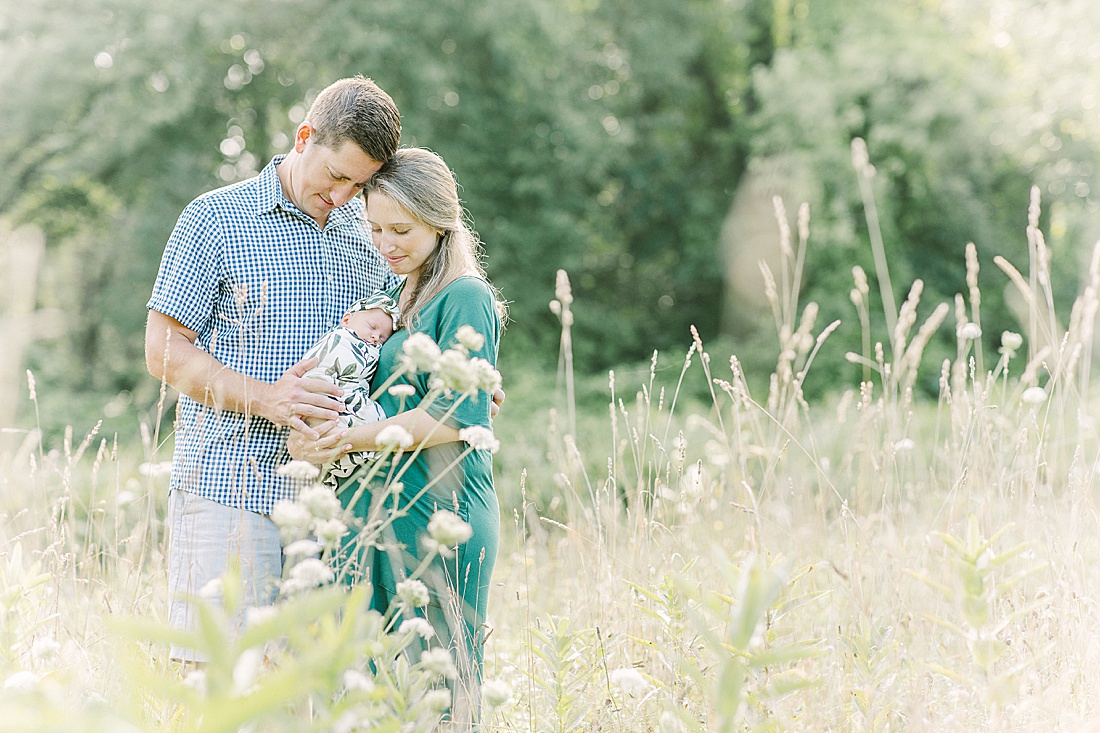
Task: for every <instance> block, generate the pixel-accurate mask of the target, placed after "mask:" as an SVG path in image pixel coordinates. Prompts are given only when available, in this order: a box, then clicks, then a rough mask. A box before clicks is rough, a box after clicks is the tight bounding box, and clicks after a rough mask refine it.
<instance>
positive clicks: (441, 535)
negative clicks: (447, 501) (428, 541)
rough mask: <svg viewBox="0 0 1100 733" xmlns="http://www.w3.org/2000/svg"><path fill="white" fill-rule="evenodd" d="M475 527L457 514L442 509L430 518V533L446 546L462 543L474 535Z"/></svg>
mask: <svg viewBox="0 0 1100 733" xmlns="http://www.w3.org/2000/svg"><path fill="white" fill-rule="evenodd" d="M473 533H474V530H473V528H472V527H471V526H470V525H469V524H467V523H466V522H464V521H462V519H461V518H459V516H458V515H457V514H455V513H454V512H451V511H447V510H446V509H440V510H439V511H437V512H436V513H435V514H433V515H432V518H431V519H429V520H428V534H429V535H431V537H432V539H433V540H435V541H436V542H437V543H439V544H440V545H442V546H444V547H454V546H455V545H461V544H462V543H463V542H465V541H466V540H468V539H470V537H471V535H473Z"/></svg>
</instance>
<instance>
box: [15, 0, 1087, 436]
mask: <svg viewBox="0 0 1100 733" xmlns="http://www.w3.org/2000/svg"><path fill="white" fill-rule="evenodd" d="M1098 21H1100V6H1098V5H1097V4H1096V3H1094V2H1091V1H1090V0H1047V1H1038V2H1037V1H1035V0H997V1H996V2H989V1H984V0H965V1H964V0H902V1H900V2H891V3H882V2H877V1H876V0H826V1H820V2H818V1H815V2H812V3H811V2H797V1H796V0H699V1H698V2H691V3H669V2H664V1H663V0H629V1H628V0H611V1H601V0H569V1H568V2H561V1H560V0H525V1H524V2H513V1H512V0H480V1H478V2H458V1H457V0H451V1H444V2H439V1H438V0H401V1H400V2H398V1H397V0H393V1H388V0H383V1H379V2H361V1H358V0H357V1H355V2H319V1H318V2H293V3H292V2H278V1H264V2H259V1H255V2H223V1H221V0H218V1H212V0H196V1H195V2H188V3H176V4H171V5H169V4H162V3H148V2H139V1H137V0H133V1H131V0H102V1H92V0H77V1H76V2H64V3H62V2H52V1H46V0H43V1H41V2H35V3H30V4H26V3H16V2H14V1H13V0H4V2H3V7H2V10H0V58H3V61H4V63H3V64H2V65H0V119H3V120H4V128H5V134H4V135H3V136H2V137H0V163H2V165H0V170H2V171H3V175H2V176H0V222H2V226H3V230H2V231H3V232H4V234H3V235H2V241H0V256H2V257H3V258H4V261H6V262H7V263H8V267H6V268H4V272H3V277H5V278H7V280H8V281H9V282H8V284H7V285H6V286H5V287H4V288H3V289H2V292H0V299H2V300H0V302H2V303H3V304H4V313H5V316H6V317H5V319H4V321H3V322H2V328H3V333H2V337H0V341H2V343H3V344H4V345H5V346H4V349H3V350H2V357H0V360H2V361H3V365H2V367H0V373H2V375H3V379H2V381H0V384H2V385H3V390H2V391H3V397H2V399H0V422H2V423H3V424H4V425H26V424H27V422H28V420H29V419H30V417H31V416H30V410H31V407H30V404H29V402H28V400H27V399H26V390H27V387H26V380H25V377H24V375H25V371H26V370H27V369H30V370H31V371H32V372H33V374H34V375H35V376H36V378H37V383H38V398H39V400H40V402H41V410H40V416H39V418H38V419H39V420H40V421H41V422H42V424H43V426H44V427H45V428H46V430H47V433H53V434H56V433H57V431H59V430H60V429H61V428H62V427H63V426H64V425H67V424H75V425H76V426H77V429H78V430H79V429H87V428H88V427H90V425H92V424H94V422H95V421H96V420H98V419H101V418H104V419H106V420H107V427H108V428H109V429H110V430H119V431H123V432H124V433H128V434H132V433H133V431H134V430H136V423H137V420H138V419H147V418H148V414H149V411H150V408H151V406H152V405H153V404H154V403H155V402H156V399H157V385H156V384H155V383H154V382H153V381H152V380H151V379H149V378H148V377H147V376H146V375H145V374H144V370H143V368H142V359H141V354H142V328H143V323H144V318H145V310H144V304H145V300H146V298H147V295H148V292H149V289H150V287H151V284H152V281H153V278H154V275H155V272H156V267H157V262H158V260H159V257H160V253H161V251H162V248H163V245H164V242H165V240H166V238H167V235H168V233H169V231H170V230H171V227H172V225H173V223H174V220H175V217H176V216H177V215H178V213H179V211H180V210H181V209H182V207H183V206H184V205H185V204H186V203H187V202H188V201H189V200H191V199H192V198H193V197H194V196H196V195H197V194H199V193H202V192H203V191H206V190H209V189H211V188H214V187H216V186H218V185H222V184H224V183H228V182H232V181H236V180H240V179H242V178H245V177H248V176H250V175H252V174H254V173H255V172H256V171H257V170H259V169H260V168H262V167H263V165H264V164H265V163H266V162H267V161H268V160H269V159H270V158H271V156H272V155H274V154H277V153H279V152H283V151H285V150H286V149H287V146H288V141H289V139H290V138H289V135H290V134H291V133H292V132H293V130H294V127H295V125H296V124H297V123H298V122H300V121H301V120H302V119H303V116H304V114H305V110H306V107H307V104H308V102H309V100H310V99H311V98H312V95H314V94H315V93H316V92H317V90H319V89H320V88H322V87H323V86H325V85H326V84H328V83H329V82H331V81H333V80H334V79H336V78H339V77H341V76H344V75H349V74H354V73H362V74H364V75H368V76H371V77H372V78H374V79H375V80H376V81H378V82H379V84H380V85H381V86H382V87H383V88H385V89H386V90H387V91H389V92H390V94H391V95H392V96H393V97H394V99H395V100H396V101H397V103H398V105H399V107H400V109H401V110H402V113H403V117H404V140H403V142H404V143H405V144H407V145H413V144H415V145H423V146H428V147H431V148H433V149H435V150H437V151H438V152H440V153H441V154H442V155H443V156H444V158H445V159H446V160H447V161H448V162H449V163H450V164H451V166H452V167H453V168H454V169H455V171H456V172H457V175H458V177H459V180H460V182H461V184H462V194H463V197H464V200H465V203H466V206H467V208H468V210H469V212H470V214H471V216H472V218H473V221H474V224H475V226H476V227H477V229H478V230H479V231H480V233H481V235H482V237H483V239H484V240H485V242H486V250H487V255H488V269H489V272H490V274H491V276H492V277H493V279H494V280H495V281H496V283H497V284H498V285H499V286H500V287H501V288H502V290H503V291H504V293H505V295H506V296H507V297H508V298H509V299H510V300H511V301H512V307H511V308H512V316H513V319H514V320H513V323H512V324H511V326H510V327H509V330H508V333H507V337H506V339H505V341H504V346H503V353H502V356H501V358H502V366H503V367H504V371H505V379H506V382H507V381H509V380H511V381H512V383H513V384H515V383H516V381H517V380H518V376H517V375H519V374H523V373H535V374H539V373H542V372H544V371H546V370H550V372H551V374H552V370H553V365H554V364H555V363H556V360H557V353H558V348H557V339H558V324H557V322H556V320H555V318H554V316H553V314H552V313H551V312H550V310H549V309H548V308H547V304H548V302H549V301H550V300H551V299H552V298H553V287H554V280H555V273H556V271H557V270H559V269H565V270H567V271H568V272H569V274H570V278H571V280H572V283H573V288H574V295H575V298H576V301H577V302H576V305H575V310H576V318H577V324H576V330H575V333H574V348H575V350H576V352H577V354H576V364H577V367H578V369H579V370H581V371H582V372H586V373H590V374H599V373H602V372H604V371H605V370H606V369H607V368H609V367H614V366H619V367H624V366H625V365H629V364H634V363H647V362H648V360H649V356H650V355H651V353H652V352H653V350H660V351H661V352H662V353H665V352H666V351H667V350H670V349H671V350H673V351H674V352H676V353H682V350H683V349H684V348H685V347H686V345H687V344H689V343H690V334H689V331H688V328H689V326H690V325H692V324H694V325H696V326H697V327H698V329H699V331H700V333H701V334H702V335H703V337H704V338H706V339H708V340H709V341H712V342H715V343H717V344H720V345H721V347H722V349H725V350H726V351H728V352H733V353H737V354H738V356H739V357H740V358H741V360H742V361H743V362H744V363H745V364H746V369H747V372H748V377H749V380H750V383H752V382H753V380H754V379H759V378H763V377H761V376H759V375H763V374H766V373H767V372H766V371H765V369H770V366H771V364H772V362H771V360H772V359H773V355H774V352H775V347H776V344H777V336H776V333H775V327H774V325H773V318H774V316H773V314H772V313H771V311H770V310H769V308H768V306H767V304H766V300H765V299H764V296H763V293H764V280H763V278H762V277H761V274H760V265H759V263H760V262H761V261H762V260H764V261H767V262H771V263H772V264H773V266H778V265H776V264H775V263H777V261H778V256H779V251H780V227H779V226H778V224H777V222H776V214H775V209H774V206H773V196H775V195H779V196H782V199H783V202H784V205H785V215H786V217H787V218H788V219H789V222H790V226H791V227H794V228H795V229H796V230H797V222H796V219H797V211H798V208H799V205H800V204H802V203H806V204H808V207H809V247H808V251H807V256H806V262H805V268H804V271H803V273H802V286H803V302H806V301H815V302H817V303H818V305H819V308H820V313H819V315H818V322H819V324H822V325H823V324H826V323H829V322H831V321H833V320H836V319H839V320H840V321H841V325H840V327H839V328H838V329H837V331H836V332H835V333H834V334H833V335H832V336H831V337H830V339H829V342H828V343H827V344H826V345H825V346H824V349H825V353H826V355H827V356H829V357H830V359H831V361H832V363H834V364H842V363H843V360H842V359H841V358H840V355H842V354H843V353H844V352H845V351H848V350H858V345H859V338H860V336H859V327H858V323H857V319H856V318H855V313H854V311H853V308H852V305H851V303H850V302H849V291H850V289H851V287H852V279H851V278H852V275H851V268H852V266H853V265H855V264H859V265H861V266H863V268H864V269H865V270H867V271H868V272H872V271H873V264H872V259H871V250H870V246H869V239H868V234H867V232H868V228H867V223H866V221H867V220H866V207H865V201H864V200H863V199H862V198H861V196H860V193H859V187H858V182H857V177H856V173H855V170H854V168H853V165H852V158H851V155H852V152H851V151H852V141H853V140H854V139H862V140H865V141H866V145H867V150H868V155H869V161H870V164H871V165H872V166H873V167H874V172H875V175H874V178H873V193H874V196H875V197H876V201H877V215H878V218H879V221H880V225H881V227H882V230H883V237H884V243H885V248H886V252H887V255H888V258H889V260H890V265H891V276H892V283H893V288H894V291H895V297H898V298H900V297H902V296H903V295H904V293H905V292H906V291H907V290H908V287H909V284H910V283H911V282H912V280H913V279H915V278H917V277H919V278H921V279H923V281H924V283H925V287H926V290H925V293H926V294H925V298H924V303H925V304H927V305H926V306H922V308H925V307H926V308H927V310H929V311H930V310H931V309H932V308H933V307H934V306H935V304H936V303H937V302H940V301H946V302H950V301H951V300H952V299H953V297H954V294H955V293H956V292H961V291H962V289H963V288H964V287H965V284H964V261H963V249H964V247H965V245H966V243H967V242H974V243H975V244H976V245H977V251H978V255H979V260H980V262H981V264H982V280H983V283H982V284H983V288H984V291H985V293H986V298H985V302H984V303H983V304H982V307H983V314H984V317H985V319H986V321H985V325H986V326H987V327H986V329H985V335H984V339H985V340H986V342H987V344H988V346H989V347H990V348H993V347H996V346H997V340H998V338H999V334H1000V333H1001V332H1002V330H1005V329H1009V328H1012V329H1016V330H1019V329H1020V324H1019V323H1018V319H1019V304H1018V303H1015V302H1014V301H1013V299H1012V297H1010V296H1007V295H1005V294H1004V292H1005V286H1006V284H1007V280H1006V278H1005V277H1004V276H1003V274H1002V273H1001V272H999V271H998V270H997V268H996V267H995V266H994V265H993V264H992V258H993V257H994V255H998V254H1000V255H1003V256H1005V257H1007V258H1008V259H1009V260H1010V261H1013V262H1015V263H1017V264H1018V265H1023V266H1024V269H1026V258H1027V246H1026V240H1025V236H1024V227H1025V223H1026V216H1027V207H1028V200H1029V189H1030V188H1031V186H1032V185H1033V184H1035V185H1038V186H1039V188H1040V191H1041V194H1042V219H1041V221H1042V226H1043V228H1044V231H1045V232H1046V234H1047V238H1048V243H1049V245H1050V248H1051V252H1052V257H1053V264H1052V266H1053V269H1054V271H1055V272H1056V273H1058V274H1059V277H1058V278H1056V279H1057V287H1058V288H1060V291H1059V297H1060V298H1061V301H1060V302H1059V303H1058V305H1059V306H1065V305H1066V304H1068V302H1069V300H1070V299H1071V298H1072V297H1073V296H1074V295H1075V294H1076V292H1077V288H1078V283H1079V281H1080V278H1079V277H1078V273H1079V272H1080V271H1081V270H1082V269H1083V263H1085V262H1087V258H1088V256H1089V252H1090V251H1091V247H1092V244H1093V243H1094V242H1095V241H1096V239H1097V237H1098V236H1100V217H1098V209H1097V200H1098V199H1097V193H1098V189H1100V184H1098V182H1097V167H1098V150H1100V106H1098V105H1100V79H1098V75H1100V71H1098V70H1100V34H1098V33H1097V32H1096V31H1097V30H1098V28H1100V23H1098ZM21 227H22V228H21ZM20 228H21V229H20ZM16 229H19V232H20V233H19V234H18V235H15V234H12V233H11V232H12V230H16ZM792 236H793V237H794V238H797V237H798V233H797V231H795V233H794V234H793V235H792ZM873 290H874V289H873ZM875 327H876V328H878V327H879V325H876V326H875ZM930 348H932V350H933V352H935V351H936V350H937V349H939V350H940V351H949V350H950V349H951V348H952V345H951V338H950V334H945V335H944V336H943V340H942V343H940V344H938V345H937V344H933V346H932V347H930ZM720 350H721V349H720ZM676 358H678V357H676ZM858 379H859V370H858V368H857V367H854V366H852V367H851V368H850V369H849V368H848V367H847V366H838V367H837V368H834V369H829V370H827V371H823V372H819V373H818V374H816V375H815V376H814V377H813V378H812V379H811V380H809V381H808V383H807V385H806V390H807V393H808V394H810V395H818V396H820V395H823V394H827V393H829V392H831V391H834V390H836V389H838V388H840V387H842V386H850V385H851V384H853V383H855V382H856V381H857V380H858ZM930 379H932V380H933V382H932V383H930V384H926V385H924V386H925V388H927V389H928V390H929V391H934V389H935V383H934V379H935V375H934V374H933V375H932V377H930Z"/></svg>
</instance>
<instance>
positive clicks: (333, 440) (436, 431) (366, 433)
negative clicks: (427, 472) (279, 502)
mask: <svg viewBox="0 0 1100 733" xmlns="http://www.w3.org/2000/svg"><path fill="white" fill-rule="evenodd" d="M391 425H399V426H401V427H403V428H405V430H408V431H409V434H410V435H412V438H413V444H412V447H411V448H409V449H407V451H411V450H416V448H417V447H421V448H431V447H432V446H434V445H442V444H443V443H454V442H457V441H458V440H459V437H458V428H454V427H451V426H450V425H447V424H445V423H441V422H439V421H438V420H436V419H435V418H434V417H432V416H431V415H430V414H428V412H427V410H424V409H423V408H420V407H414V408H413V409H411V410H406V411H405V412H402V413H400V414H398V415H394V416H393V417H388V418H386V419H385V420H379V421H378V422H375V423H370V424H369V425H360V426H358V427H354V428H343V427H340V426H339V424H338V423H337V422H336V421H335V420H331V421H329V422H327V423H323V424H321V425H315V426H314V429H315V430H316V431H317V432H318V433H320V436H321V437H320V438H318V439H316V440H314V439H312V438H311V437H310V436H309V435H307V434H306V433H304V432H302V431H300V430H291V431H290V438H289V439H288V440H287V450H288V451H289V452H290V455H291V457H292V458H296V459H298V460H300V461H309V462H310V463H317V464H321V463H326V462H328V461H331V460H334V459H336V458H339V457H340V456H342V455H344V454H345V453H362V452H366V451H376V450H379V449H380V446H379V445H378V443H377V438H378V434H379V433H380V432H382V431H383V430H384V429H385V428H387V427H389V426H391Z"/></svg>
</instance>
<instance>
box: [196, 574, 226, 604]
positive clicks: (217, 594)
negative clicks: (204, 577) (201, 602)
mask: <svg viewBox="0 0 1100 733" xmlns="http://www.w3.org/2000/svg"><path fill="white" fill-rule="evenodd" d="M224 588H225V584H224V582H223V581H222V579H221V578H214V579H213V580H211V581H208V582H207V583H206V585H204V586H203V587H202V588H199V596H200V597H202V598H205V599H206V600H208V601H217V600H220V599H221V597H222V593H223V590H224Z"/></svg>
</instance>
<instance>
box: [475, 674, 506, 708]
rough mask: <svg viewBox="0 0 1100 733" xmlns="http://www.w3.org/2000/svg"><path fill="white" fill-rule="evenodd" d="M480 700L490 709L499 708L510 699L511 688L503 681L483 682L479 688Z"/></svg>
mask: <svg viewBox="0 0 1100 733" xmlns="http://www.w3.org/2000/svg"><path fill="white" fill-rule="evenodd" d="M481 699H482V700H484V701H485V704H486V705H488V706H489V707H490V708H499V707H500V706H502V705H504V704H505V703H507V702H508V701H509V700H511V699H512V688H510V687H509V686H508V683H507V682H504V681H503V680H485V684H483V685H482V686H481Z"/></svg>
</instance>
